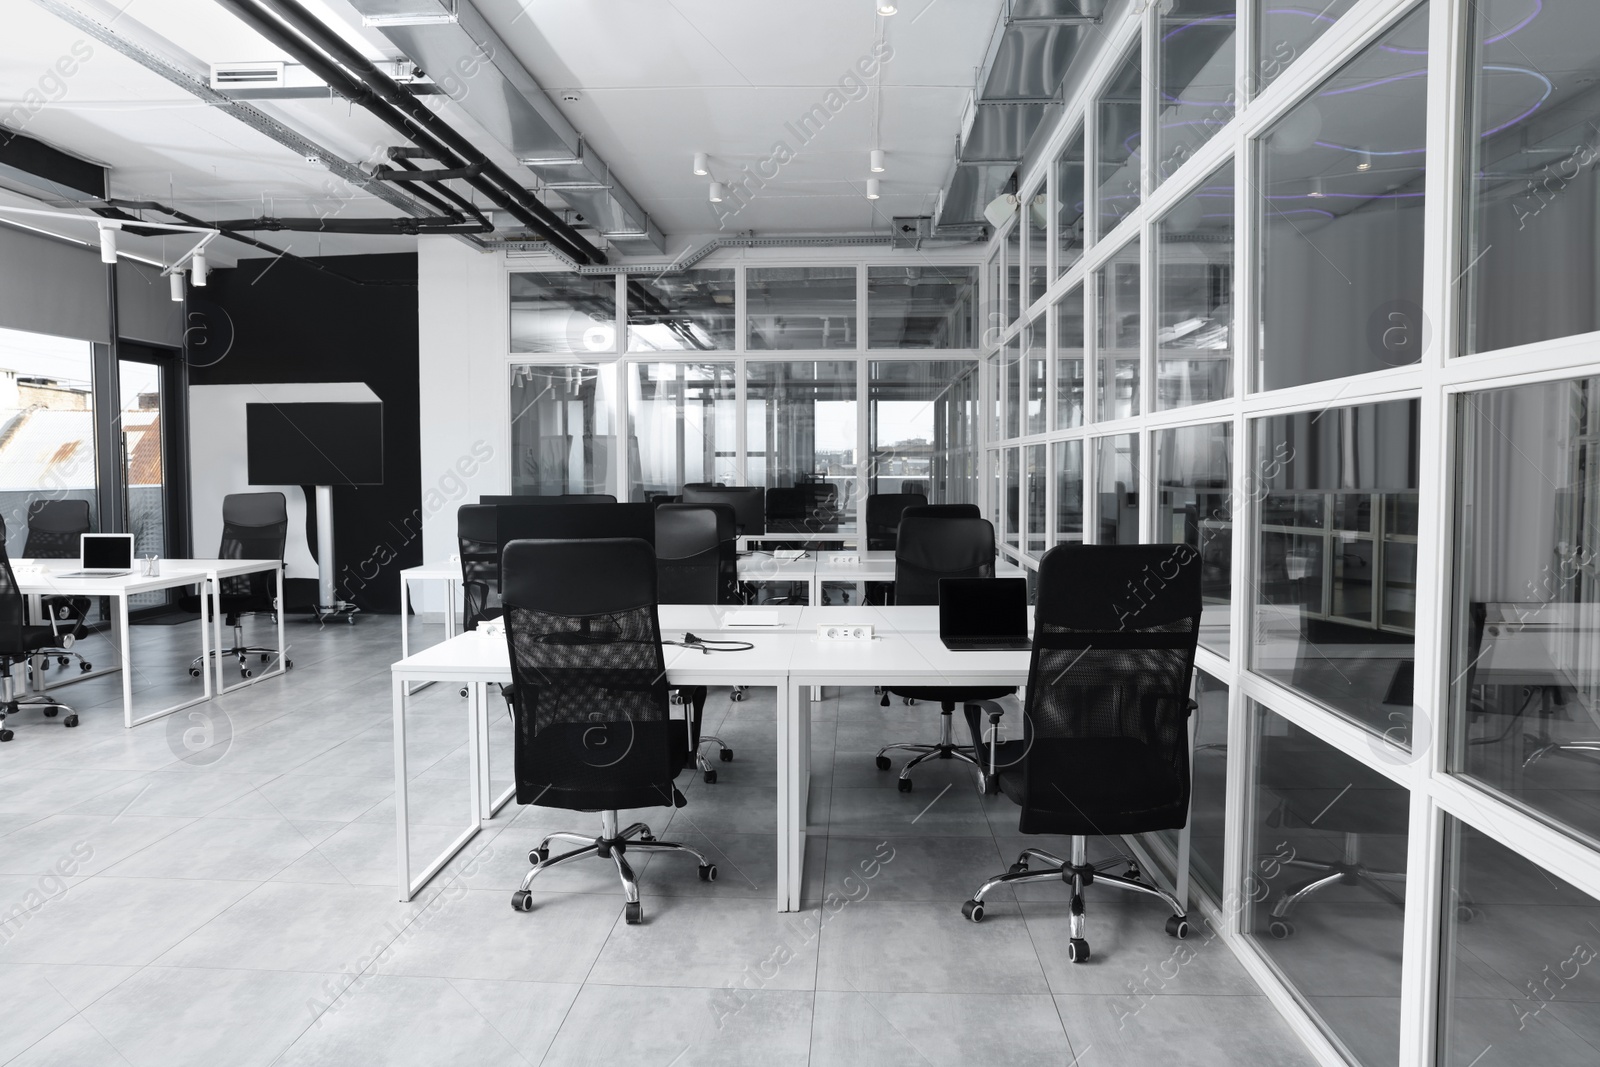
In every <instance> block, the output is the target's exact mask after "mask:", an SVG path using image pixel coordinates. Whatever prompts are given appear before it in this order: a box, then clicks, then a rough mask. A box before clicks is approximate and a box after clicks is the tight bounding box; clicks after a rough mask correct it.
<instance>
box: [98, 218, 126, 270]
mask: <svg viewBox="0 0 1600 1067" xmlns="http://www.w3.org/2000/svg"><path fill="white" fill-rule="evenodd" d="M120 229H122V223H120V222H102V223H100V262H102V263H105V264H107V265H108V266H109V265H114V264H115V263H116V262H117V231H118V230H120Z"/></svg>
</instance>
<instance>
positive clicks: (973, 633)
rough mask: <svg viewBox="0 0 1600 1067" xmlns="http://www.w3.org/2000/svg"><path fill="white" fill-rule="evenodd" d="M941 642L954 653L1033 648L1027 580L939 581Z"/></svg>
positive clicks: (979, 579)
mask: <svg viewBox="0 0 1600 1067" xmlns="http://www.w3.org/2000/svg"><path fill="white" fill-rule="evenodd" d="M939 640H941V641H943V642H944V647H946V648H948V649H950V650H951V651H952V652H984V651H1002V650H1006V649H1026V648H1031V647H1033V646H1032V644H1031V642H1029V640H1028V580H1027V579H1026V578H941V579H939Z"/></svg>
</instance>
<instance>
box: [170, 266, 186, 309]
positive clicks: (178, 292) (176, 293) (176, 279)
mask: <svg viewBox="0 0 1600 1067" xmlns="http://www.w3.org/2000/svg"><path fill="white" fill-rule="evenodd" d="M167 282H168V283H169V284H170V285H171V286H172V302H173V303H174V304H181V303H183V271H181V270H175V271H173V272H172V273H171V274H169V275H167Z"/></svg>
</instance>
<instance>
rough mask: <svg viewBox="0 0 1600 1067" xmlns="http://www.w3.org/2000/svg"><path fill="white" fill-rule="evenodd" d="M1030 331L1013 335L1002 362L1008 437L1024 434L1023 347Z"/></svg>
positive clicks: (1001, 387) (1002, 397)
mask: <svg viewBox="0 0 1600 1067" xmlns="http://www.w3.org/2000/svg"><path fill="white" fill-rule="evenodd" d="M1027 333H1028V331H1027V330H1023V331H1022V332H1021V333H1017V334H1013V335H1012V337H1011V340H1009V341H1007V342H1006V347H1005V351H1004V352H1002V353H1001V356H1002V358H1001V361H1000V370H1001V375H1000V390H1001V392H1000V402H1001V403H1002V404H1003V405H1004V407H1005V415H1006V423H1005V425H1006V436H1007V437H1017V436H1020V435H1021V433H1022V399H1021V398H1022V345H1023V342H1024V341H1025V340H1026V339H1027V337H1026V335H1027Z"/></svg>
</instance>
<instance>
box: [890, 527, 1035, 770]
mask: <svg viewBox="0 0 1600 1067" xmlns="http://www.w3.org/2000/svg"><path fill="white" fill-rule="evenodd" d="M898 540H899V543H898V544H897V545H896V546H895V550H894V599H895V603H896V604H901V605H906V604H937V603H939V579H941V578H993V577H994V526H992V525H991V524H990V523H989V520H987V519H975V518H952V519H941V518H907V519H901V520H900V534H899V539H898ZM1015 692H1016V688H1015V687H1013V686H980V687H977V688H973V689H962V688H959V687H956V688H952V687H950V686H937V687H935V686H911V687H903V686H890V687H889V690H888V692H886V693H884V695H883V703H884V704H885V705H887V704H888V703H889V694H890V693H892V694H894V695H895V696H899V697H904V698H906V699H907V700H908V701H910V700H937V701H938V702H939V716H940V717H939V740H938V741H937V742H936V743H934V744H931V745H927V744H912V743H905V744H893V745H885V746H883V747H882V748H881V749H879V750H878V756H877V764H878V770H880V771H886V770H888V769H889V755H888V754H889V753H890V752H891V751H895V750H899V751H905V752H915V753H916V755H915V756H913V757H912V758H911V759H910V760H909V761H907V763H906V765H905V766H904V767H902V768H901V769H900V778H899V781H898V782H897V783H896V784H897V787H898V788H899V790H900V792H902V793H909V792H911V768H913V767H915V766H917V765H918V764H920V763H924V762H926V761H927V760H931V759H955V760H964V761H966V762H967V763H970V764H972V765H973V766H978V760H977V758H976V756H975V755H973V754H969V753H968V752H966V751H965V750H964V747H963V746H959V745H957V744H956V743H955V730H954V718H953V716H954V714H955V709H956V705H957V704H963V705H966V706H967V708H968V714H969V717H970V715H972V714H975V711H974V710H973V709H975V707H976V702H977V701H981V700H998V699H999V698H1000V697H1003V696H1010V695H1011V694H1012V693H1015Z"/></svg>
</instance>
